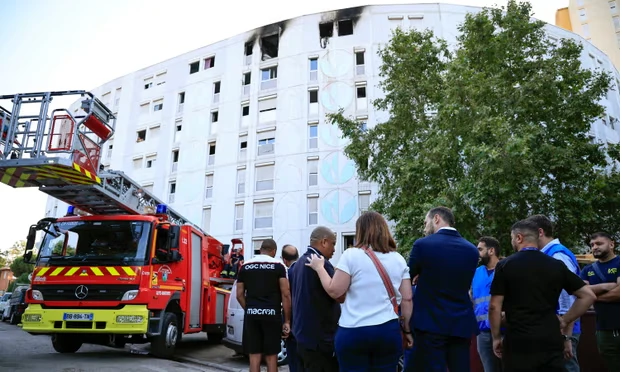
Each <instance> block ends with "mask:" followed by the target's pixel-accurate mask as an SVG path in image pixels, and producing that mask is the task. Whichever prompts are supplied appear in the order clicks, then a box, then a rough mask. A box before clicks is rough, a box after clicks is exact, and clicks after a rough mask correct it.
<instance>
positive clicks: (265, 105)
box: [257, 97, 276, 123]
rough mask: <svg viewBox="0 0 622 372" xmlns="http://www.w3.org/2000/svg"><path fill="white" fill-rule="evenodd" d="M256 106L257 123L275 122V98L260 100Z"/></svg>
mask: <svg viewBox="0 0 622 372" xmlns="http://www.w3.org/2000/svg"><path fill="white" fill-rule="evenodd" d="M257 105H258V108H259V123H271V122H274V121H276V97H272V98H268V99H262V100H261V101H259V102H258V103H257Z"/></svg>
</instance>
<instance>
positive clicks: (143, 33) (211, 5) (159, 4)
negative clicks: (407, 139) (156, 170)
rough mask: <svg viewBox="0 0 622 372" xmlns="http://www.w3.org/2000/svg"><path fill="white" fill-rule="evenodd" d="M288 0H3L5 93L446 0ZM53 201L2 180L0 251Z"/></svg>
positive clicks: (97, 77)
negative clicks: (261, 34) (379, 9)
mask: <svg viewBox="0 0 622 372" xmlns="http://www.w3.org/2000/svg"><path fill="white" fill-rule="evenodd" d="M281 1H282V0H264V1H251V0H227V1H205V0H175V1H153V0H152V1H139V0H107V1H84V0H57V1H49V0H0V14H2V22H0V41H1V42H0V66H1V68H0V82H1V83H0V95H5V94H15V93H29V92H43V91H48V90H54V91H59V90H80V89H84V90H90V89H93V88H95V87H97V86H100V85H102V84H103V83H105V82H108V81H110V80H113V79H115V78H117V77H120V76H123V75H126V74H128V73H131V72H133V71H136V70H139V69H142V68H145V67H148V66H151V65H153V64H156V63H158V62H161V61H163V60H166V59H169V58H172V57H175V56H177V55H180V54H183V53H186V52H189V51H191V50H194V49H198V48H201V47H203V46H205V45H209V44H211V43H214V42H216V41H219V40H223V39H226V38H228V37H231V36H234V35H237V34H239V33H242V32H246V31H249V30H252V29H254V28H256V27H259V26H262V25H265V24H270V23H274V22H278V21H281V20H284V19H289V18H294V17H298V16H301V15H304V14H310V13H317V12H322V11H329V10H334V9H339V8H347V7H352V6H360V5H372V4H373V5H376V4H408V3H436V2H438V1H404V0H388V1H387V0H375V1H374V2H371V3H366V2H361V1H357V0H315V1H304V2H290V3H289V4H290V5H292V6H282V4H281ZM442 2H443V3H450V4H460V5H471V6H480V7H483V6H493V5H497V4H498V5H505V4H506V1H504V0H447V1H442ZM530 2H531V3H532V7H533V12H534V17H536V18H538V19H541V20H543V21H545V22H548V23H552V24H554V23H555V11H556V10H557V9H559V8H563V7H566V6H568V0H531V1H530ZM285 4H287V3H285ZM294 4H295V6H294ZM240 10H243V11H242V12H240ZM0 105H3V106H4V107H5V108H7V109H10V107H7V106H9V105H5V104H4V103H0ZM121 170H122V169H121ZM46 200H47V196H46V194H43V193H41V192H39V191H38V190H37V189H35V188H33V189H13V188H11V187H9V186H7V185H5V184H1V183H0V201H1V204H0V205H1V207H0V210H2V213H0V226H1V228H0V251H2V250H6V249H8V248H9V247H11V245H13V243H14V242H16V241H18V240H23V239H25V238H26V235H27V233H28V227H29V226H30V225H31V224H34V223H36V222H37V221H38V220H39V219H40V218H43V217H44V215H45V212H46V211H45V206H46Z"/></svg>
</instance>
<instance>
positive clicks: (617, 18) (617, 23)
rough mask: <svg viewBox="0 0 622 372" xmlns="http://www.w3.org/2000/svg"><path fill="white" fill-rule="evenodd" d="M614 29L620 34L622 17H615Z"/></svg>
mask: <svg viewBox="0 0 622 372" xmlns="http://www.w3.org/2000/svg"><path fill="white" fill-rule="evenodd" d="M613 27H614V28H615V29H616V32H620V17H619V16H616V17H613Z"/></svg>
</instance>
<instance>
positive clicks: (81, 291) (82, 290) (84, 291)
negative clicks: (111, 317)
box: [76, 285, 89, 300]
mask: <svg viewBox="0 0 622 372" xmlns="http://www.w3.org/2000/svg"><path fill="white" fill-rule="evenodd" d="M88 294H89V289H88V288H86V286H85V285H79V286H78V288H76V297H77V298H78V300H84V299H85V298H86V296H88Z"/></svg>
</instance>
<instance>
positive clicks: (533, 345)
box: [236, 207, 620, 372]
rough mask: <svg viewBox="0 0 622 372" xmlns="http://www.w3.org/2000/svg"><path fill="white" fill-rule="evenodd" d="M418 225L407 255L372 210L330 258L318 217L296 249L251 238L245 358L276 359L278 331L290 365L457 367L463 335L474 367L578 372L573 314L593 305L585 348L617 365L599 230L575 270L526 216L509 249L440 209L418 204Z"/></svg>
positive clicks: (543, 228) (607, 259)
mask: <svg viewBox="0 0 622 372" xmlns="http://www.w3.org/2000/svg"><path fill="white" fill-rule="evenodd" d="M424 224H425V227H424V234H425V237H423V238H421V239H418V240H417V241H415V243H414V245H413V247H412V250H411V252H410V256H409V259H408V262H407V261H406V260H405V259H404V257H403V256H402V255H400V254H399V253H398V252H397V246H396V243H395V241H394V239H393V237H392V236H391V233H390V230H389V227H388V225H387V223H386V221H385V219H384V218H383V217H382V215H380V214H378V213H376V212H365V213H363V214H362V215H361V216H360V217H359V219H358V220H357V221H356V233H355V245H354V247H352V248H349V249H346V250H345V251H344V252H343V253H342V254H341V257H340V258H339V261H338V263H337V264H336V265H335V266H333V264H331V262H330V261H329V260H330V259H331V258H332V256H333V254H334V252H335V245H336V243H337V240H336V234H335V233H334V232H333V231H332V230H331V229H329V228H327V227H324V226H319V227H317V228H315V229H314V230H313V232H312V233H311V236H310V239H309V246H308V247H307V250H306V251H305V252H304V253H303V254H302V255H300V257H299V254H298V249H297V248H296V247H294V246H292V245H285V246H284V247H283V248H282V249H281V256H282V259H277V258H276V254H277V251H278V249H277V243H276V242H275V241H274V240H272V239H267V240H264V241H263V242H262V245H261V249H260V252H259V253H260V254H258V255H255V256H254V257H253V258H252V259H250V260H248V261H246V262H245V263H244V265H243V266H242V268H241V269H240V272H239V274H238V279H237V284H236V285H237V299H238V301H239V302H240V304H241V305H242V307H243V308H244V309H245V320H244V333H243V348H244V352H245V353H247V354H248V355H249V357H250V371H251V372H258V371H259V370H260V365H261V361H262V359H265V361H266V364H267V367H268V372H276V370H277V358H276V355H277V353H278V352H279V351H280V345H281V339H282V338H284V339H286V345H287V351H288V358H289V368H290V371H292V372H297V371H303V370H304V371H311V372H315V371H327V372H331V371H347V372H350V371H387V372H388V371H396V369H397V367H398V363H399V361H400V359H401V358H402V357H403V364H404V365H403V369H404V371H407V372H408V371H424V372H436V371H439V372H445V371H448V370H449V371H452V372H454V371H465V372H466V371H470V365H471V363H470V358H471V355H470V348H471V339H472V338H473V336H474V335H477V351H478V353H479V356H480V360H481V362H482V365H483V367H484V370H485V371H486V372H496V371H547V372H548V371H551V372H554V371H579V370H580V369H579V363H578V359H577V345H578V344H579V342H580V336H581V325H580V321H579V318H580V317H581V316H582V315H583V314H584V313H585V312H586V311H587V310H588V309H589V308H590V307H591V306H592V305H593V306H594V310H595V312H596V324H597V327H596V329H597V330H596V333H597V334H596V339H597V346H598V350H599V352H600V354H601V356H602V359H603V361H604V363H605V364H606V366H607V368H608V370H609V371H619V369H620V357H619V350H620V341H619V329H620V303H619V301H620V300H619V299H620V287H619V285H620V281H619V279H620V275H619V268H620V259H619V257H618V256H617V255H616V254H615V251H614V248H615V242H614V240H613V239H612V238H611V236H609V235H608V234H606V233H603V232H599V233H595V234H593V235H592V237H591V240H590V246H591V248H592V253H593V255H594V258H595V259H596V260H597V261H596V262H594V263H593V264H590V265H587V266H586V267H584V268H583V270H581V269H580V266H579V264H578V262H577V260H576V258H575V256H574V254H573V253H572V252H571V251H570V250H569V249H568V248H567V247H565V246H564V245H562V244H561V243H560V241H559V240H558V239H554V238H553V224H552V222H551V221H550V220H549V219H548V218H547V217H545V216H542V215H535V216H531V217H529V218H526V219H524V220H521V221H518V222H516V223H515V224H514V225H513V226H512V227H511V229H510V231H509V233H510V234H511V244H512V248H513V250H514V252H515V253H513V254H511V255H510V256H509V257H507V258H502V257H501V247H500V245H499V241H498V240H497V239H495V238H494V237H490V236H484V237H482V238H480V239H479V241H478V242H477V246H476V245H474V244H473V243H471V242H469V241H468V240H466V239H464V238H463V237H462V236H461V235H460V233H459V232H458V231H457V230H456V228H455V227H454V226H455V219H454V215H453V213H452V211H451V210H450V209H449V208H446V207H436V208H433V209H431V210H430V211H429V212H428V213H427V215H426V217H425V222H424Z"/></svg>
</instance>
